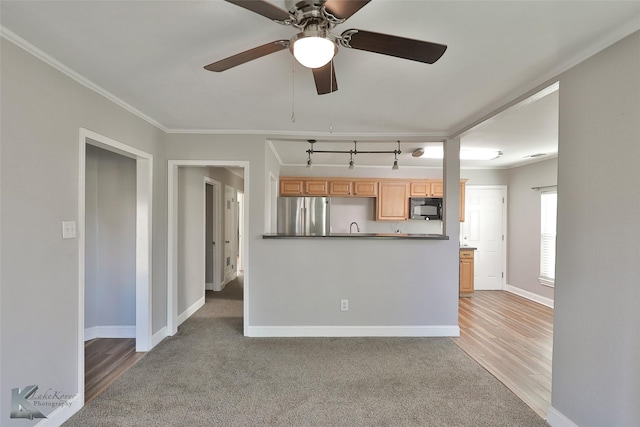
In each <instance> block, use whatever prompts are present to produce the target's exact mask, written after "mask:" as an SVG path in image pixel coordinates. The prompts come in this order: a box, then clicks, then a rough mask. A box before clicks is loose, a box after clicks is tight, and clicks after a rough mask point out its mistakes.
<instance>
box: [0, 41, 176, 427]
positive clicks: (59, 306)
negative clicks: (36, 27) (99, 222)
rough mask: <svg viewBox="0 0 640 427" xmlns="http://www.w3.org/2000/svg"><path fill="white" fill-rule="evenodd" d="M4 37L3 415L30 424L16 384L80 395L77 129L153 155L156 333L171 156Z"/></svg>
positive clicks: (113, 109)
mask: <svg viewBox="0 0 640 427" xmlns="http://www.w3.org/2000/svg"><path fill="white" fill-rule="evenodd" d="M0 43H1V46H0V49H1V50H2V61H1V64H0V66H1V69H0V79H1V80H0V85H1V86H2V97H1V105H0V108H1V110H2V115H1V117H0V132H1V133H0V138H1V139H2V147H1V150H2V151H1V158H0V162H1V163H0V174H1V175H0V178H1V181H2V205H1V206H0V217H1V218H2V223H1V224H0V235H2V239H1V241H0V252H1V254H2V258H1V260H0V280H1V283H2V287H1V289H2V300H1V302H0V336H1V337H2V345H1V346H0V347H1V349H0V359H1V360H2V366H1V367H0V375H1V377H2V385H3V387H2V390H0V412H1V413H0V417H1V419H2V424H3V426H5V425H6V426H25V425H31V423H30V422H28V421H27V422H25V420H20V419H18V420H10V419H9V415H8V410H9V407H10V399H11V388H14V387H24V386H26V385H29V384H34V383H37V384H39V385H40V387H41V388H43V389H44V390H46V389H47V388H49V387H51V388H53V389H55V390H60V391H61V392H64V393H68V394H74V393H77V392H78V381H79V379H78V366H77V358H78V350H79V349H78V329H79V325H78V318H79V313H78V307H79V301H78V296H79V294H80V293H79V290H78V286H79V277H78V271H79V269H78V267H79V259H80V258H79V251H78V240H77V239H67V240H63V239H62V233H61V221H63V220H74V221H77V219H78V179H79V169H78V168H79V163H80V160H79V153H80V150H79V128H81V127H84V128H87V129H90V130H92V131H94V132H97V133H99V134H101V135H104V136H107V137H110V138H113V139H115V140H117V141H120V142H123V143H125V144H128V145H131V146H134V147H136V148H138V149H140V150H144V151H146V152H148V153H151V154H153V155H154V182H153V185H154V199H153V200H154V218H153V230H154V234H153V260H152V261H153V289H152V292H151V293H152V295H153V319H152V320H153V322H152V324H153V332H157V331H158V330H159V329H160V328H161V327H162V326H164V325H165V324H166V318H165V317H166V308H165V307H166V186H167V185H166V182H167V181H166V180H167V178H166V161H165V160H164V155H163V151H164V149H163V133H162V132H161V131H159V130H158V129H157V128H155V127H154V126H152V125H150V124H149V123H147V122H145V121H144V120H142V119H140V118H138V117H136V116H134V115H132V114H131V113H129V112H127V111H125V110H124V109H122V108H121V107H119V106H117V105H115V104H114V103H113V102H111V101H109V100H107V99H106V98H104V97H102V96H100V95H98V94H97V93H95V92H93V91H91V90H89V89H87V88H85V87H84V86H81V85H79V84H78V83H77V82H75V81H73V80H72V79H70V78H69V77H67V76H65V75H64V74H62V73H60V72H58V71H56V70H54V69H53V68H51V67H50V66H48V65H46V64H44V63H43V62H41V61H40V60H38V59H36V58H35V57H34V56H32V55H31V54H29V53H27V52H25V51H24V50H22V49H20V48H19V47H17V46H15V45H14V44H13V43H11V42H9V41H7V40H6V39H4V38H2V39H1V40H0ZM48 412H49V411H45V415H46V414H47V413H48Z"/></svg>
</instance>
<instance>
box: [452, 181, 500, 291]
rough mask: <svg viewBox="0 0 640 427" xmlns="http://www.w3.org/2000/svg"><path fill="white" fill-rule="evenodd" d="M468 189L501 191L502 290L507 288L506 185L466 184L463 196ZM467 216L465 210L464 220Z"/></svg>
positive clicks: (462, 225)
mask: <svg viewBox="0 0 640 427" xmlns="http://www.w3.org/2000/svg"><path fill="white" fill-rule="evenodd" d="M469 189H471V190H501V191H502V198H503V200H504V202H503V203H502V236H503V240H502V271H504V276H503V277H502V280H501V286H502V290H503V291H504V290H506V289H507V273H508V272H507V267H508V266H507V241H508V240H507V230H508V227H507V220H508V217H507V203H508V200H507V186H506V185H504V184H496V185H473V184H471V185H467V186H466V188H465V197H466V194H468V191H469ZM467 206H468V205H467V203H465V210H466V209H467ZM467 218H468V216H467V213H466V212H465V220H466V219H467ZM462 227H464V223H460V238H461V239H462V235H463V232H462ZM460 245H462V242H460Z"/></svg>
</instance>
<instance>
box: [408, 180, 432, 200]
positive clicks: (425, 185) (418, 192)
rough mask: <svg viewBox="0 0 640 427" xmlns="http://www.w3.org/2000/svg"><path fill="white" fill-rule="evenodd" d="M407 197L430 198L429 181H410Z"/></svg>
mask: <svg viewBox="0 0 640 427" xmlns="http://www.w3.org/2000/svg"><path fill="white" fill-rule="evenodd" d="M409 195H410V196H411V197H431V181H426V180H425V181H411V182H410V183H409Z"/></svg>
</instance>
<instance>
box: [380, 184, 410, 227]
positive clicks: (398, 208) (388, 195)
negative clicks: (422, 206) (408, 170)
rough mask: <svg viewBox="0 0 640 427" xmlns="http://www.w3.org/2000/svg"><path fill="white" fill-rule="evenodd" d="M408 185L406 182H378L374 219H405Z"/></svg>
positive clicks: (407, 204) (406, 214)
mask: <svg viewBox="0 0 640 427" xmlns="http://www.w3.org/2000/svg"><path fill="white" fill-rule="evenodd" d="M408 196H409V186H408V184H407V183H406V182H380V183H379V186H378V200H377V203H376V220H378V221H405V220H406V219H407V218H408V213H409V197H408Z"/></svg>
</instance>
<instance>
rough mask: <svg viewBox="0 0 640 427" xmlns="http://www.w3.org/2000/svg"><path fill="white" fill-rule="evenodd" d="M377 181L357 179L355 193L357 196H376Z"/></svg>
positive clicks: (354, 186) (354, 185) (354, 184)
mask: <svg viewBox="0 0 640 427" xmlns="http://www.w3.org/2000/svg"><path fill="white" fill-rule="evenodd" d="M376 184H377V183H376V182H375V181H356V182H354V183H353V195H354V196H357V197H376V194H378V193H377V191H376V190H377V188H378V186H377V185H376Z"/></svg>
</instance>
